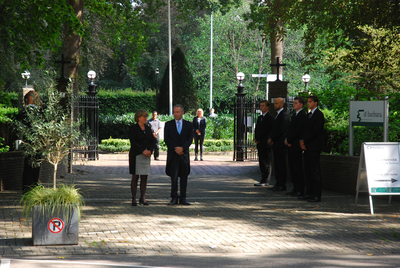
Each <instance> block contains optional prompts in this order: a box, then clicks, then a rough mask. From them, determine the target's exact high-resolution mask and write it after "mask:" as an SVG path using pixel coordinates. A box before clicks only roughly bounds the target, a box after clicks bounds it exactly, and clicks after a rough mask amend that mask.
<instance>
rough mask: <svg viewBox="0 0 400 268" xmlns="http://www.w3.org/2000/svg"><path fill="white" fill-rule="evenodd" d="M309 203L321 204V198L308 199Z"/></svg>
mask: <svg viewBox="0 0 400 268" xmlns="http://www.w3.org/2000/svg"><path fill="white" fill-rule="evenodd" d="M308 202H321V197H318V196H314V197H312V198H309V199H308Z"/></svg>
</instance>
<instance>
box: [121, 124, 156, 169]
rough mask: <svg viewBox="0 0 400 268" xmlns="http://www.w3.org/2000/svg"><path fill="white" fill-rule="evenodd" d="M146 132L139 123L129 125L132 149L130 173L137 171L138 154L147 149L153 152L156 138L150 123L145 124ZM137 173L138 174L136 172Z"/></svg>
mask: <svg viewBox="0 0 400 268" xmlns="http://www.w3.org/2000/svg"><path fill="white" fill-rule="evenodd" d="M144 127H145V132H146V133H143V130H142V129H141V128H140V126H139V124H134V125H131V126H130V127H129V132H128V136H129V140H130V142H131V149H130V150H129V173H130V174H136V173H135V166H136V156H137V155H139V154H141V153H143V151H144V150H145V149H147V150H150V151H151V152H152V153H153V149H154V145H155V141H156V139H155V138H154V136H153V131H151V128H150V127H149V126H148V125H145V126H144ZM136 175H137V174H136Z"/></svg>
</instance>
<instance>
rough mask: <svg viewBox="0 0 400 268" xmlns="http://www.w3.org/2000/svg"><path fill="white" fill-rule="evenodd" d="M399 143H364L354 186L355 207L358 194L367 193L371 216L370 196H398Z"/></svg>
mask: <svg viewBox="0 0 400 268" xmlns="http://www.w3.org/2000/svg"><path fill="white" fill-rule="evenodd" d="M399 159H400V143H398V142H364V143H363V146H362V147H361V155H360V164H359V167H358V178H357V186H356V205H357V201H358V193H359V192H367V190H366V189H365V186H367V188H368V194H369V203H370V210H371V214H374V208H373V203H372V196H374V195H389V196H390V198H389V204H390V200H391V196H392V195H400V161H399Z"/></svg>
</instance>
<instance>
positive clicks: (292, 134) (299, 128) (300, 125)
mask: <svg viewBox="0 0 400 268" xmlns="http://www.w3.org/2000/svg"><path fill="white" fill-rule="evenodd" d="M306 123H307V114H306V112H305V111H304V110H301V111H300V112H299V113H298V114H297V115H296V113H295V114H294V115H292V118H291V120H290V125H289V128H288V130H287V132H286V139H287V142H288V143H290V144H291V145H292V146H291V147H288V149H289V150H296V151H301V148H300V140H301V138H302V136H303V132H304V129H305V127H306Z"/></svg>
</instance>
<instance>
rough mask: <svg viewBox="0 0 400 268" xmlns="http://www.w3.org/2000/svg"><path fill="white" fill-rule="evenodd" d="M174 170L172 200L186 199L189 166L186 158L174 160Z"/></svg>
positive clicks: (172, 175)
mask: <svg viewBox="0 0 400 268" xmlns="http://www.w3.org/2000/svg"><path fill="white" fill-rule="evenodd" d="M173 161H174V162H173V165H175V166H176V167H177V168H174V169H173V170H172V171H171V174H170V175H171V198H186V188H187V181H188V175H187V174H189V171H188V164H187V162H186V159H185V156H184V155H180V156H175V159H174V160H173ZM178 177H179V178H180V195H178Z"/></svg>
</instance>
